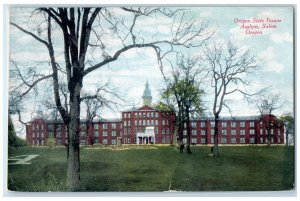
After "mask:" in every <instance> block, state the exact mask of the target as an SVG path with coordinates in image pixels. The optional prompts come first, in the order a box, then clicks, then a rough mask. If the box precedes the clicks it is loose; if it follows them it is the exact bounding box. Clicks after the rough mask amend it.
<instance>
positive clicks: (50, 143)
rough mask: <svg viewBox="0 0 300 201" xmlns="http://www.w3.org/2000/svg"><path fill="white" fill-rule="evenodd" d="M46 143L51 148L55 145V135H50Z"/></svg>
mask: <svg viewBox="0 0 300 201" xmlns="http://www.w3.org/2000/svg"><path fill="white" fill-rule="evenodd" d="M46 145H47V146H48V147H49V148H53V147H55V140H54V137H49V138H48V139H47V142H46Z"/></svg>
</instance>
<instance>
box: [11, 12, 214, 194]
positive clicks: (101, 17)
mask: <svg viewBox="0 0 300 201" xmlns="http://www.w3.org/2000/svg"><path fill="white" fill-rule="evenodd" d="M158 17H159V19H160V20H162V19H165V20H167V21H168V22H169V25H170V26H169V28H170V29H169V33H167V34H159V33H158V32H157V31H156V30H157V29H155V27H151V29H146V30H145V29H143V28H144V27H145V24H144V23H141V22H143V20H147V19H150V20H151V19H155V18H158ZM33 18H34V19H35V21H34V22H35V23H34V24H30V26H27V27H26V25H28V24H29V23H23V24H18V23H17V22H10V24H11V25H12V26H13V27H14V28H16V29H18V30H19V31H21V32H23V33H24V34H27V35H29V36H30V37H32V38H33V39H34V40H35V41H37V42H39V44H41V45H42V47H44V48H45V49H44V50H45V51H47V53H48V55H49V60H48V61H47V62H48V66H49V67H50V68H48V71H45V69H43V70H44V71H43V72H44V74H42V73H37V74H35V75H36V76H28V77H27V78H28V79H30V80H31V82H30V85H27V87H28V91H30V90H31V89H32V88H34V87H35V86H36V85H38V84H39V83H42V82H44V81H45V80H47V79H51V80H52V84H51V86H53V88H52V89H53V94H54V102H55V105H56V108H57V109H58V111H59V113H60V115H61V117H62V120H63V121H64V123H65V125H67V130H68V147H67V160H68V167H67V184H68V188H69V190H70V191H77V190H79V189H80V160H79V159H80V157H79V155H80V147H79V139H80V103H81V101H82V100H83V99H82V97H81V91H82V89H83V88H84V86H83V81H84V78H86V77H87V75H90V74H91V73H95V72H96V70H98V69H101V68H102V67H103V66H106V65H108V64H110V63H113V62H116V61H118V59H119V58H120V56H121V55H123V54H124V53H125V52H127V51H129V50H131V49H134V48H151V49H152V50H154V52H155V53H156V56H157V59H158V64H159V66H160V67H161V68H162V63H163V61H164V60H165V58H166V56H167V55H168V54H169V53H170V52H173V51H174V48H176V47H177V48H189V47H197V46H199V45H201V44H202V43H203V41H205V40H206V39H208V38H209V37H210V36H211V32H210V31H208V30H207V26H206V25H205V24H203V23H202V22H201V21H199V20H198V19H195V18H194V16H192V14H191V13H190V12H189V11H187V10H184V9H173V8H171V9H168V8H163V7H160V8H155V7H122V8H105V7H96V8H91V7H84V8H80V7H68V8H62V7H61V8H52V7H43V8H37V9H33V11H32V15H31V16H30V17H29V19H28V21H27V22H29V21H30V19H33ZM160 20H157V22H158V23H159V21H160ZM155 25H156V23H154V24H153V26H155ZM57 29H58V30H59V31H56V32H55V30H57ZM149 31H150V32H149ZM54 34H58V35H60V36H61V37H60V38H61V39H62V41H55V39H57V37H54ZM112 41H113V42H112ZM60 53H63V63H59V62H58V61H57V56H58V55H59V54H60ZM96 55H97V56H96ZM100 55H101V56H100ZM33 70H34V69H33ZM46 72H48V73H46ZM23 78H24V80H23V81H24V82H26V83H28V82H27V80H25V77H23ZM60 79H64V80H66V83H67V85H66V86H67V92H68V93H67V94H68V97H65V101H63V100H62V98H61V94H60V91H59V89H60V85H59V80H60ZM63 102H65V104H64V103H63Z"/></svg>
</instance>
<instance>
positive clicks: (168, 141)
mask: <svg viewBox="0 0 300 201" xmlns="http://www.w3.org/2000/svg"><path fill="white" fill-rule="evenodd" d="M166 143H168V144H169V143H170V137H169V136H167V137H166Z"/></svg>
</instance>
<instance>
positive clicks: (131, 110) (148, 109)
mask: <svg viewBox="0 0 300 201" xmlns="http://www.w3.org/2000/svg"><path fill="white" fill-rule="evenodd" d="M138 111H160V110H158V109H155V108H154V107H151V106H148V105H144V106H142V107H140V108H137V107H133V108H131V109H128V110H124V111H122V112H138Z"/></svg>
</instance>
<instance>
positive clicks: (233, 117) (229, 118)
mask: <svg viewBox="0 0 300 201" xmlns="http://www.w3.org/2000/svg"><path fill="white" fill-rule="evenodd" d="M260 117H261V116H224V117H220V118H219V119H220V120H222V121H231V120H235V121H246V120H258V119H259V118H260ZM214 119H215V117H196V118H192V121H197V120H202V121H205V120H214Z"/></svg>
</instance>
